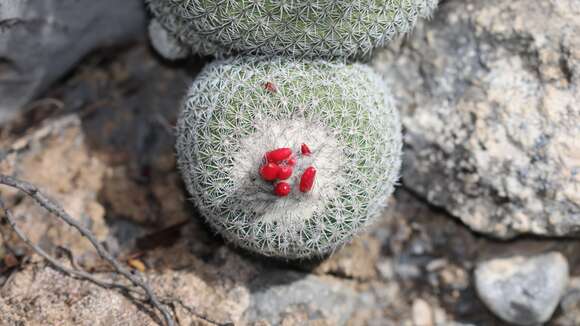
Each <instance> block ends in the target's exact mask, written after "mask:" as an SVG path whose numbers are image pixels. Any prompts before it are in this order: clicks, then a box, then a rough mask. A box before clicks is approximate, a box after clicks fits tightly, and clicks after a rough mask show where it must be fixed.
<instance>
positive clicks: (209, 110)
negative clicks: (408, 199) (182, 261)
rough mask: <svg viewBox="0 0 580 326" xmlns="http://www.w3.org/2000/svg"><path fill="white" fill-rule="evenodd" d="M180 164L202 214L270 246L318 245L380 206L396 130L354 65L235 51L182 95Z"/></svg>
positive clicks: (306, 252) (347, 231) (368, 73)
mask: <svg viewBox="0 0 580 326" xmlns="http://www.w3.org/2000/svg"><path fill="white" fill-rule="evenodd" d="M183 106H184V108H183V111H182V113H181V115H180V117H179V121H178V127H177V131H178V137H177V145H176V150H177V156H178V165H179V168H180V170H181V173H182V175H183V178H184V181H185V184H186V187H187V189H188V191H189V193H190V194H191V195H192V196H193V199H194V200H195V202H196V204H197V206H198V208H199V209H200V211H201V213H202V215H203V216H204V217H205V218H206V220H207V221H208V222H209V224H210V225H211V226H212V227H213V228H214V229H215V230H217V231H218V232H219V233H221V234H222V235H223V236H224V237H225V238H226V239H227V240H229V241H230V242H232V243H234V244H235V245H237V246H239V247H243V248H245V249H248V250H251V251H254V252H258V253H260V254H263V255H267V256H276V257H283V258H290V259H294V258H303V257H309V256H320V255H323V254H325V253H327V252H330V251H332V250H334V249H336V248H337V247H338V246H340V245H341V244H343V243H345V242H347V241H348V240H349V239H351V238H352V236H353V235H354V234H356V233H357V232H359V231H360V230H362V229H363V228H364V227H366V226H368V225H369V223H371V222H372V221H373V220H374V219H376V217H377V216H378V215H379V213H380V212H381V209H382V208H383V207H384V206H385V204H386V198H387V197H388V196H389V195H390V194H391V193H392V191H393V188H394V185H395V183H396V181H397V178H398V173H399V167H400V159H401V129H400V121H399V117H398V113H397V111H396V110H395V108H394V106H393V101H392V98H391V96H390V94H389V92H388V88H387V87H386V86H385V84H384V82H383V81H382V79H381V78H380V77H379V76H378V75H377V74H376V73H374V72H373V70H372V69H371V68H369V67H367V66H365V65H362V64H346V63H338V62H326V61H322V60H319V61H312V60H305V59H291V58H283V57H274V58H269V59H268V58H266V57H241V58H232V59H228V60H225V61H218V62H214V63H211V64H209V65H208V66H206V68H205V69H204V70H203V71H202V72H201V73H200V75H199V76H198V77H197V79H196V81H195V82H194V83H193V86H191V88H190V90H189V93H188V95H187V97H186V98H185V100H184V105H183Z"/></svg>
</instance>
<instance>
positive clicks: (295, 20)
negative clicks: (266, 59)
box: [147, 0, 438, 59]
mask: <svg viewBox="0 0 580 326" xmlns="http://www.w3.org/2000/svg"><path fill="white" fill-rule="evenodd" d="M147 2H148V4H149V8H150V9H151V11H152V13H153V15H154V20H155V21H157V22H159V24H160V25H161V26H163V27H164V28H165V29H166V30H167V31H168V32H167V35H171V36H172V37H173V39H174V40H173V41H172V42H164V44H167V45H170V47H171V49H173V50H172V51H174V49H175V45H176V44H181V45H182V46H183V48H184V49H187V50H189V51H190V52H192V53H196V54H200V55H216V54H217V55H220V54H221V55H228V54H236V53H237V54H258V55H284V56H294V57H299V58H314V59H318V58H324V59H335V58H362V57H368V56H369V55H370V54H371V53H372V51H373V49H375V48H377V47H381V46H383V45H384V44H385V43H387V42H388V41H390V40H391V39H393V38H394V37H395V36H397V35H399V34H404V33H406V32H408V31H410V30H411V29H412V28H413V26H414V25H415V23H416V21H417V19H418V18H420V17H427V16H429V15H430V14H431V12H432V11H433V10H434V9H435V8H436V6H437V2H438V0H373V1H369V0H316V1H277V0H276V1H273V0H265V1H240V0H215V1H214V0H212V1H207V0H148V1H147ZM155 37H157V36H154V39H155ZM155 44H156V45H162V43H160V42H157V43H155ZM158 49H159V50H160V52H161V53H171V51H169V50H166V49H163V48H158Z"/></svg>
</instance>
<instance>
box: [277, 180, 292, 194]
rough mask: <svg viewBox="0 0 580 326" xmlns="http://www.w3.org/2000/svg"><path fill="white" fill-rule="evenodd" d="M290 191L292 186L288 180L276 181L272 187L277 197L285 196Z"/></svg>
mask: <svg viewBox="0 0 580 326" xmlns="http://www.w3.org/2000/svg"><path fill="white" fill-rule="evenodd" d="M291 192H292V187H290V185H289V184H288V182H284V181H282V182H278V183H277V184H276V186H275V187H274V194H275V195H276V196H278V197H286V196H288V195H289V194H290V193H291Z"/></svg>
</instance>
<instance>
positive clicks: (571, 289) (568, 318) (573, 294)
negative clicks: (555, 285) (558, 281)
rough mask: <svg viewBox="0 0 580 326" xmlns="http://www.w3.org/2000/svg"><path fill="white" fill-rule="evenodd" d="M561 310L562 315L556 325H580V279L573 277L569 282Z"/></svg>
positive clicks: (557, 319) (555, 321)
mask: <svg viewBox="0 0 580 326" xmlns="http://www.w3.org/2000/svg"><path fill="white" fill-rule="evenodd" d="M560 308H561V311H562V313H561V314H560V315H559V316H558V317H557V318H556V320H554V325H556V326H572V325H580V277H573V278H571V279H570V282H568V288H567V289H566V293H565V294H564V296H563V297H562V301H561V303H560Z"/></svg>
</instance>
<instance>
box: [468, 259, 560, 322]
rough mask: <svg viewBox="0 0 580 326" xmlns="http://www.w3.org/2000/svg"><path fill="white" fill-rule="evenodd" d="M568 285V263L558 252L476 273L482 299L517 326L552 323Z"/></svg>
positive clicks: (488, 265)
mask: <svg viewBox="0 0 580 326" xmlns="http://www.w3.org/2000/svg"><path fill="white" fill-rule="evenodd" d="M567 283H568V262H567V261H566V259H565V258H564V257H563V256H562V255H561V254H560V253H557V252H552V253H548V254H544V255H539V256H534V257H522V256H516V257H510V258H499V259H493V260H490V261H486V262H483V263H481V264H480V265H479V266H478V267H477V268H476V270H475V286H476V289H477V292H478V294H479V297H480V298H481V300H482V301H483V302H484V303H485V304H486V305H487V307H488V308H489V309H490V310H491V311H492V312H493V313H495V314H496V315H497V316H498V317H500V318H502V319H504V320H505V321H507V322H510V323H513V324H516V325H534V324H538V323H544V322H546V321H548V320H549V319H550V317H551V316H552V314H553V313H554V310H555V309H556V307H557V305H558V303H559V301H560V298H561V297H562V295H563V293H564V290H565V289H566V285H567Z"/></svg>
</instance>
